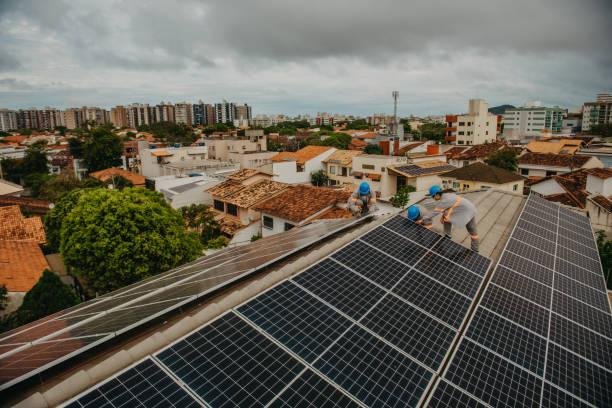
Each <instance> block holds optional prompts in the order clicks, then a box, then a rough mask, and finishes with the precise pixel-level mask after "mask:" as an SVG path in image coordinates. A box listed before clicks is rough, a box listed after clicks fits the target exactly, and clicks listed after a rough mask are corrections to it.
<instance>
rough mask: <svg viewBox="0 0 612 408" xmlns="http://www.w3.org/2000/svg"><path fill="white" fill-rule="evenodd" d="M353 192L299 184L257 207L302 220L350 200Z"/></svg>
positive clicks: (269, 212) (284, 217) (265, 211)
mask: <svg viewBox="0 0 612 408" xmlns="http://www.w3.org/2000/svg"><path fill="white" fill-rule="evenodd" d="M350 195H351V193H350V192H349V191H346V190H343V189H333V188H327V187H314V186H308V185H298V186H293V187H290V188H288V189H287V190H285V191H283V192H282V193H280V194H278V195H277V196H275V197H272V198H270V199H269V200H266V201H264V202H262V203H260V204H258V205H257V206H256V207H255V209H256V210H258V211H261V212H264V213H266V214H270V215H274V216H277V217H280V218H283V219H286V220H290V221H294V222H301V221H304V220H306V219H308V218H309V217H311V216H313V215H314V214H316V213H318V212H319V211H323V210H324V209H326V208H328V207H330V206H333V205H334V204H336V203H341V202H345V201H346V200H348V198H349V196H350Z"/></svg>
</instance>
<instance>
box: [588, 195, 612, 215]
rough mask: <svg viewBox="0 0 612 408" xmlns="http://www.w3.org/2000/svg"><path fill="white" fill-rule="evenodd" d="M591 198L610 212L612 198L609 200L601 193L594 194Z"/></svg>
mask: <svg viewBox="0 0 612 408" xmlns="http://www.w3.org/2000/svg"><path fill="white" fill-rule="evenodd" d="M591 200H593V201H594V202H595V203H597V204H598V205H600V206H601V207H602V208H604V209H605V210H606V211H608V212H612V200H610V198H608V197H604V196H602V195H596V196H595V197H592V198H591Z"/></svg>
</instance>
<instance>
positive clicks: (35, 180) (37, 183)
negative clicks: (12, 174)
mask: <svg viewBox="0 0 612 408" xmlns="http://www.w3.org/2000/svg"><path fill="white" fill-rule="evenodd" d="M53 177H54V176H52V175H51V174H46V173H33V174H28V175H27V176H25V178H24V184H25V185H26V187H29V188H30V195H31V196H32V197H34V198H41V191H42V189H43V187H44V186H45V184H46V183H48V182H49V181H50V180H52V179H53Z"/></svg>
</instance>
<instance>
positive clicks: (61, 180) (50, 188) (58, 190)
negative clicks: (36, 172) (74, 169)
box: [38, 173, 103, 202]
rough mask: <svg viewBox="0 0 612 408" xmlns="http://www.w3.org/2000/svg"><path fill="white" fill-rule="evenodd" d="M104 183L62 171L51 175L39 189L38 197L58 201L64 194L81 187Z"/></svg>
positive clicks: (96, 185) (97, 185) (100, 185)
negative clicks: (79, 177)
mask: <svg viewBox="0 0 612 408" xmlns="http://www.w3.org/2000/svg"><path fill="white" fill-rule="evenodd" d="M102 186H103V185H102V183H100V182H99V181H98V180H96V179H94V178H85V179H83V180H79V179H77V178H76V177H75V176H74V175H73V174H72V173H62V174H59V175H57V176H50V177H49V178H48V179H47V181H45V182H44V183H43V184H42V186H41V187H40V190H39V195H38V198H41V199H43V200H49V201H51V202H56V201H57V200H58V199H59V198H60V197H62V196H63V195H64V194H66V193H68V192H70V191H73V190H77V189H80V188H95V187H102Z"/></svg>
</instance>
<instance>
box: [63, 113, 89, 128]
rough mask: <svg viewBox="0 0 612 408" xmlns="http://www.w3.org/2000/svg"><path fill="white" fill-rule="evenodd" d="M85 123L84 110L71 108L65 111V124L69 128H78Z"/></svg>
mask: <svg viewBox="0 0 612 408" xmlns="http://www.w3.org/2000/svg"><path fill="white" fill-rule="evenodd" d="M84 123H85V121H84V119H83V111H82V110H81V109H80V108H69V109H66V110H65V111H64V126H66V128H67V129H70V130H72V129H77V128H80V127H81V126H83V124H84Z"/></svg>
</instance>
